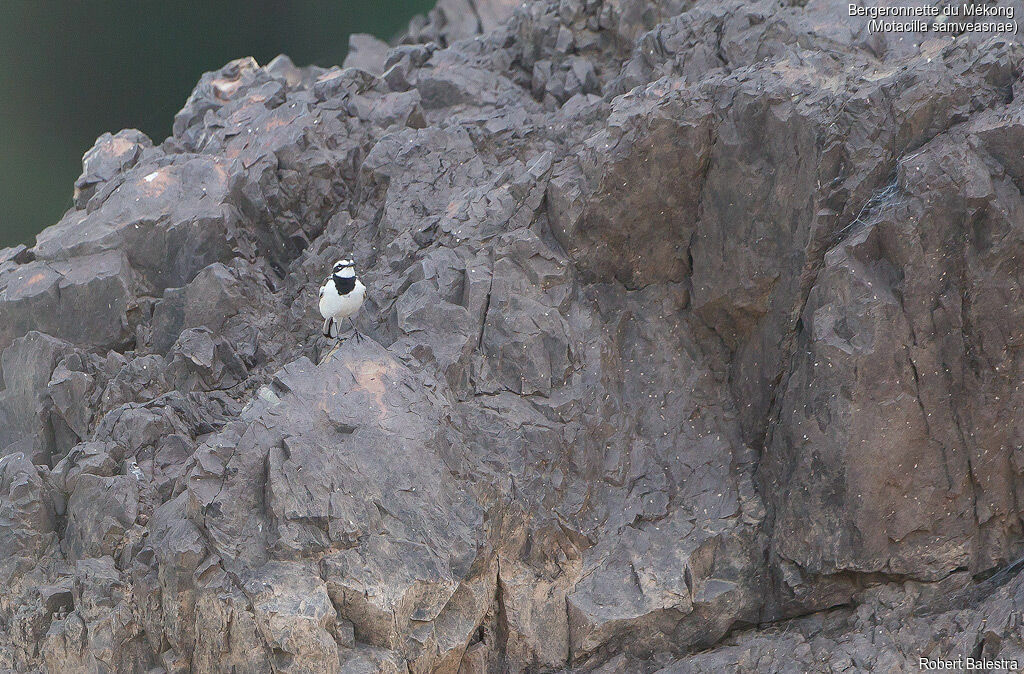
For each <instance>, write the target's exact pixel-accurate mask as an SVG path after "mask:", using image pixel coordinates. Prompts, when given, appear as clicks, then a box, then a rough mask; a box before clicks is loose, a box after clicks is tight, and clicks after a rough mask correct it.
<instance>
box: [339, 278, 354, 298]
mask: <svg viewBox="0 0 1024 674" xmlns="http://www.w3.org/2000/svg"><path fill="white" fill-rule="evenodd" d="M334 287H335V288H337V289H338V294H339V295H348V294H349V293H350V292H352V289H353V288H355V287H356V277H355V276H351V277H349V278H343V277H341V276H338V275H337V274H335V275H334Z"/></svg>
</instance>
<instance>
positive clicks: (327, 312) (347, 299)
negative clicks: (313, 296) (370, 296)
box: [320, 279, 366, 319]
mask: <svg viewBox="0 0 1024 674" xmlns="http://www.w3.org/2000/svg"><path fill="white" fill-rule="evenodd" d="M365 294H366V286H364V285H363V283H362V281H360V280H358V279H356V285H355V287H354V288H352V291H351V292H349V293H347V294H345V295H339V294H338V288H337V286H335V285H334V281H333V280H331V279H328V280H327V283H326V285H324V292H323V295H321V297H320V315H321V316H323V317H324V318H334V319H341V318H346V317H348V316H351V315H352V314H354V313H355V312H357V311H359V307H361V306H362V305H363V296H364V295H365Z"/></svg>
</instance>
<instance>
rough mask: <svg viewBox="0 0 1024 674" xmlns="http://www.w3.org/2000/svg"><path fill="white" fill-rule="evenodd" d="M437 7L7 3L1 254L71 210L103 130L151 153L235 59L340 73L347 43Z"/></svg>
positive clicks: (114, 0)
mask: <svg viewBox="0 0 1024 674" xmlns="http://www.w3.org/2000/svg"><path fill="white" fill-rule="evenodd" d="M433 4H434V2H433V0H362V1H357V0H336V1H335V2H328V1H326V0H305V1H301V2H300V1H288V0H276V1H274V0H244V1H242V0H214V1H212V2H202V3H185V2H172V1H170V0H163V1H161V2H154V1H151V0H130V1H129V0H94V1H92V2H63V1H62V0H53V1H40V0H0V248H3V247H5V246H12V245H15V244H17V243H31V242H33V241H34V237H35V235H36V234H37V233H38V232H39V231H40V230H42V229H43V228H44V227H47V226H49V225H52V224H54V223H55V222H57V220H59V219H60V217H61V215H63V213H64V211H65V210H67V209H68V208H69V207H70V206H71V193H72V190H73V189H74V182H75V179H76V178H77V177H78V175H79V174H80V173H81V168H82V166H81V159H82V154H83V153H84V152H85V151H86V150H88V149H89V148H90V147H91V146H92V143H93V141H94V140H95V139H96V137H97V136H99V135H100V134H102V133H103V132H104V131H111V132H116V131H118V130H119V129H123V128H136V129H139V130H141V131H143V132H144V133H145V134H147V135H148V136H149V137H150V138H152V139H153V141H154V142H155V143H160V142H161V141H163V140H164V138H166V137H167V136H168V135H170V132H171V123H172V121H173V119H174V114H175V113H176V112H177V111H178V110H179V109H180V108H181V106H182V105H184V103H185V99H186V98H187V97H188V94H189V92H190V91H191V90H192V87H193V86H194V85H195V83H196V82H197V81H198V80H199V76H200V75H201V74H202V73H203V72H205V71H207V70H215V69H217V68H219V67H220V66H222V65H224V64H225V63H227V62H228V61H230V60H231V59H235V58H238V57H241V56H254V57H256V60H257V61H259V62H260V64H265V63H267V62H268V61H270V59H272V58H273V57H274V56H276V55H278V54H281V53H284V54H288V55H289V56H290V57H291V58H292V60H293V61H295V63H296V64H297V65H307V64H310V63H315V64H317V65H322V66H330V65H334V64H340V63H341V62H342V61H343V60H344V58H345V53H346V52H347V50H348V36H349V34H350V33H372V34H374V35H377V36H378V37H380V38H382V39H390V38H391V37H393V36H395V35H397V34H400V33H401V32H403V31H404V29H405V26H406V24H408V22H409V19H410V18H412V17H413V16H414V15H415V14H421V13H424V12H426V11H427V10H429V9H430V8H431V7H432V6H433Z"/></svg>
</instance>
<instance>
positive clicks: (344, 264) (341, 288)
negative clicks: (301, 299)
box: [320, 258, 366, 340]
mask: <svg viewBox="0 0 1024 674" xmlns="http://www.w3.org/2000/svg"><path fill="white" fill-rule="evenodd" d="M365 295H366V286H364V285H363V283H362V281H360V280H359V277H357V276H356V264H355V262H353V261H352V260H350V259H348V258H346V259H344V260H338V261H337V262H335V263H334V269H333V271H332V272H331V275H330V276H328V277H327V280H325V281H324V284H323V286H321V288H320V315H321V316H323V317H324V337H328V338H330V339H338V334H339V333H340V332H341V328H340V323H341V320H342V319H344V318H348V319H349V320H351V321H353V323H352V327H353V328H355V322H354V319H353V318H352V317H353V316H355V314H356V312H357V311H359V307H361V306H362V305H363V298H364V297H365ZM355 335H356V339H357V340H358V339H360V338H361V335H360V334H359V331H358V330H356V331H355Z"/></svg>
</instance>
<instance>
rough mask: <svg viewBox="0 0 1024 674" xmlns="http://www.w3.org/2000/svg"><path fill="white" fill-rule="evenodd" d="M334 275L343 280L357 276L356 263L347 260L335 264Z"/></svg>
mask: <svg viewBox="0 0 1024 674" xmlns="http://www.w3.org/2000/svg"><path fill="white" fill-rule="evenodd" d="M334 275H335V276H340V277H341V278H351V277H353V276H355V275H356V263H355V262H353V261H352V260H350V259H348V258H345V259H344V260H338V261H337V262H335V263H334Z"/></svg>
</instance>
